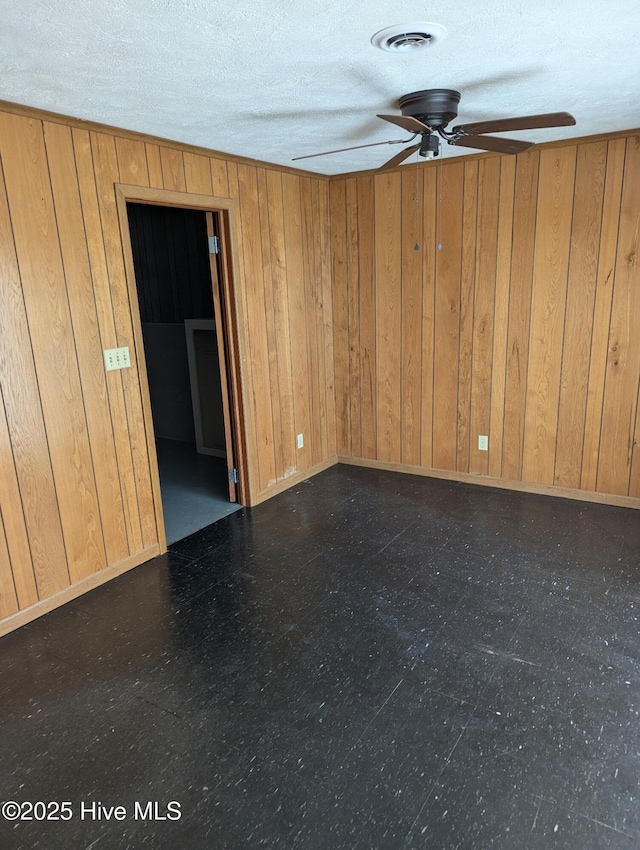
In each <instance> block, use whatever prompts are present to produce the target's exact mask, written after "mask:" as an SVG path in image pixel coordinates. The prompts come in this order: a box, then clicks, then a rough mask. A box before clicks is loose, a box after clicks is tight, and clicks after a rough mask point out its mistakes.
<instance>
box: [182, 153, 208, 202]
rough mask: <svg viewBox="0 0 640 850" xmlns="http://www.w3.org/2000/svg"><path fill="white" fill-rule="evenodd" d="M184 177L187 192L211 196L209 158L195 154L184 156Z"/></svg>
mask: <svg viewBox="0 0 640 850" xmlns="http://www.w3.org/2000/svg"><path fill="white" fill-rule="evenodd" d="M184 177H185V185H186V187H187V192H195V193H196V194H197V195H212V194H213V185H212V183H211V169H210V167H209V158H208V157H206V156H201V155H200V154H195V153H185V154H184Z"/></svg>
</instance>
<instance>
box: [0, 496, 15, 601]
mask: <svg viewBox="0 0 640 850" xmlns="http://www.w3.org/2000/svg"><path fill="white" fill-rule="evenodd" d="M17 610H18V597H17V594H16V588H15V584H14V583H13V573H12V571H11V561H10V560H9V547H8V545H7V535H6V533H5V530H4V522H3V520H2V511H1V510H0V618H3V617H10V616H11V615H12V614H15V613H16V611H17Z"/></svg>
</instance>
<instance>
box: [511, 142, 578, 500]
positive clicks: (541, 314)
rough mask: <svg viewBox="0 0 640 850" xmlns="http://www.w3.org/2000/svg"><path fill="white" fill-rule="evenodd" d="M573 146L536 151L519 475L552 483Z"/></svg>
mask: <svg viewBox="0 0 640 850" xmlns="http://www.w3.org/2000/svg"><path fill="white" fill-rule="evenodd" d="M575 162H576V149H575V148H571V147H567V148H555V149H551V150H545V151H543V152H542V153H541V155H540V177H539V190H538V214H537V218H536V243H535V257H534V263H533V292H532V297H531V316H532V321H531V330H530V342H529V364H528V366H529V368H528V374H527V410H526V414H525V431H524V444H525V448H524V463H523V472H522V477H523V479H524V480H525V481H531V482H535V483H539V484H553V472H554V465H555V450H556V433H557V419H558V396H559V390H560V370H561V366H562V342H563V331H564V311H565V302H566V295H567V272H568V265H569V238H570V234H571V218H572V208H573V204H572V200H573V192H574V178H575Z"/></svg>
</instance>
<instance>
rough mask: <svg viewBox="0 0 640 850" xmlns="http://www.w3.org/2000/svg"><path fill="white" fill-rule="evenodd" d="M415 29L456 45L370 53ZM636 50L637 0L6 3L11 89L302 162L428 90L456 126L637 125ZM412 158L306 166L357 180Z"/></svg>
mask: <svg viewBox="0 0 640 850" xmlns="http://www.w3.org/2000/svg"><path fill="white" fill-rule="evenodd" d="M415 21H432V22H436V23H440V24H443V25H444V26H446V27H447V29H448V31H449V35H448V38H447V39H446V40H444V41H442V42H440V43H439V44H436V45H435V46H433V47H430V48H428V49H427V50H424V51H419V52H413V53H410V54H406V53H405V54H391V53H387V52H384V51H382V50H379V49H377V48H375V47H373V46H372V45H371V42H370V39H371V37H372V35H373V34H374V33H376V32H377V31H378V30H380V29H382V28H384V27H387V26H390V25H392V24H400V23H411V22H415ZM639 44H640V2H638V0H610V2H608V3H602V2H594V0H535V2H532V0H497V2H495V1H494V2H491V0H489V2H488V3H479V2H478V0H458V2H456V3H443V2H436V3H433V4H430V5H429V6H423V5H422V4H417V3H415V2H413V3H412V2H402V0H400V2H394V3H390V2H388V0H387V1H386V2H383V0H366V2H365V1H364V0H351V2H348V3H347V2H345V0H324V2H322V3H318V2H314V0H279V2H275V0H233V2H231V0H103V2H102V3H98V4H96V3H95V0H29V1H28V2H25V0H4V2H3V3H2V19H1V24H0V99H4V100H8V101H13V102H15V103H21V104H26V105H29V106H36V107H40V108H42V109H47V110H51V111H54V112H60V113H63V114H67V115H73V116H76V117H79V118H83V119H87V120H91V121H98V122H101V123H106V124H110V125H113V126H116V127H123V128H127V129H130V130H137V131H140V132H143V133H149V134H152V135H156V136H161V137H164V138H167V139H175V140H177V141H181V142H187V143H190V144H194V145H200V146H204V147H207V148H212V149H214V150H218V151H224V152H227V153H232V154H239V155H243V156H248V157H253V158H256V159H260V160H265V161H267V162H272V163H280V164H282V165H296V163H292V162H291V158H292V157H294V156H296V155H298V156H299V155H303V154H308V153H314V152H317V151H323V150H330V149H332V148H340V147H346V146H349V145H359V144H365V143H367V142H380V141H384V140H385V139H395V138H402V137H403V131H402V130H398V128H396V127H394V126H392V125H391V124H387V123H385V122H383V121H381V120H379V119H377V118H376V117H375V115H376V113H377V112H393V111H398V113H399V110H398V109H397V98H398V97H399V96H400V95H402V94H406V93H408V92H412V91H415V90H418V89H426V88H440V87H442V88H454V89H458V90H459V91H461V92H462V101H461V105H460V110H459V118H458V121H457V123H462V122H463V121H465V120H466V121H471V120H479V119H481V118H482V119H484V118H500V117H509V116H513V115H523V114H532V113H539V112H555V111H561V110H566V111H569V112H571V113H573V114H574V115H575V117H576V119H577V125H576V126H575V127H564V128H558V129H553V130H535V131H526V132H520V133H515V134H507V135H512V136H513V137H514V138H526V139H530V140H532V141H551V140H554V139H565V138H570V137H573V136H585V135H591V134H595V133H603V132H611V131H616V130H628V129H634V128H637V127H640V48H639V47H638V45H639ZM398 150H399V148H398V147H397V146H389V147H378V148H375V147H374V148H370V149H365V150H361V151H352V152H350V153H343V154H336V155H333V156H327V157H322V158H319V159H310V160H305V161H303V162H301V163H299V164H298V165H299V166H302V167H304V168H305V169H308V170H313V171H317V172H319V173H324V174H336V173H343V172H347V171H355V170H360V169H366V168H375V167H377V166H378V165H381V164H382V163H383V162H384V161H385V160H386V159H388V158H389V157H390V156H391V155H393V154H394V153H397V152H398ZM443 153H444V155H446V156H454V155H455V156H459V155H461V154H463V153H473V151H472V150H470V149H464V148H452V147H447V146H446V145H445V146H444V151H443ZM413 161H414V157H411V158H410V159H409V160H408V162H413Z"/></svg>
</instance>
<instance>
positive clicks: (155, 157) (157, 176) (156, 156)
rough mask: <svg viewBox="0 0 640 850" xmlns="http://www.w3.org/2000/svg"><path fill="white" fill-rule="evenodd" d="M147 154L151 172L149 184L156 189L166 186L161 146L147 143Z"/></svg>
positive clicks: (149, 171) (148, 169) (148, 167)
mask: <svg viewBox="0 0 640 850" xmlns="http://www.w3.org/2000/svg"><path fill="white" fill-rule="evenodd" d="M145 152H146V155H147V171H148V174H149V186H151V187H152V188H154V189H163V188H164V177H163V175H162V161H161V159H160V148H159V146H158V145H151V144H148V143H147V144H146V145H145Z"/></svg>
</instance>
